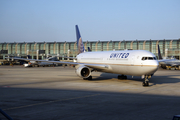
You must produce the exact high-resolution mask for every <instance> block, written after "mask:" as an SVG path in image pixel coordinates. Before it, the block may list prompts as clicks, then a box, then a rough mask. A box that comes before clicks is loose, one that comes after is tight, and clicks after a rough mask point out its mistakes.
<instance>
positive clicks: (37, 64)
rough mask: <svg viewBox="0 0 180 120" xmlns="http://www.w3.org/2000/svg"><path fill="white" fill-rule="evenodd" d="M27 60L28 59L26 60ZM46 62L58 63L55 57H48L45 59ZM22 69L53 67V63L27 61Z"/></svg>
mask: <svg viewBox="0 0 180 120" xmlns="http://www.w3.org/2000/svg"><path fill="white" fill-rule="evenodd" d="M28 59H29V58H28ZM45 60H46V61H59V60H58V59H57V57H56V56H53V57H48V58H46V59H45ZM23 65H24V67H25V68H26V67H33V66H38V67H39V66H43V67H44V66H47V65H54V63H48V62H38V61H29V62H28V63H25V64H23Z"/></svg>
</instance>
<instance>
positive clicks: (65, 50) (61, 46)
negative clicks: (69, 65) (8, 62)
mask: <svg viewBox="0 0 180 120" xmlns="http://www.w3.org/2000/svg"><path fill="white" fill-rule="evenodd" d="M158 44H159V46H160V50H161V54H162V56H163V57H171V56H174V57H175V58H177V59H180V39H173V40H165V39H164V40H133V41H125V40H123V41H86V42H84V47H85V49H86V50H87V48H88V47H90V49H91V50H92V51H112V50H125V49H131V50H147V51H150V52H152V53H153V54H155V55H156V56H158ZM27 55H30V56H31V58H32V59H44V58H46V57H48V56H53V55H59V56H67V57H75V56H76V55H77V43H76V42H28V43H26V42H24V43H16V42H14V43H6V42H4V43H0V59H1V60H3V59H5V57H8V56H9V57H10V56H19V57H24V58H26V56H27ZM59 59H64V58H59Z"/></svg>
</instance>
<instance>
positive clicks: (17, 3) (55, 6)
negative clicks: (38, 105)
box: [0, 0, 180, 43]
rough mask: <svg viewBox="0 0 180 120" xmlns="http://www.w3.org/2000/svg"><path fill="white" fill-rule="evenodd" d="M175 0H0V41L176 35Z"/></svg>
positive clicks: (179, 11)
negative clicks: (78, 33) (78, 30)
mask: <svg viewBox="0 0 180 120" xmlns="http://www.w3.org/2000/svg"><path fill="white" fill-rule="evenodd" d="M179 6H180V0H0V43H4V42H44V41H45V42H54V41H56V42H65V41H66V42H74V41H76V33H75V25H78V26H79V29H80V33H81V37H82V39H83V41H99V40H100V41H110V40H112V41H122V40H150V39H151V40H162V39H179V38H180V7H179Z"/></svg>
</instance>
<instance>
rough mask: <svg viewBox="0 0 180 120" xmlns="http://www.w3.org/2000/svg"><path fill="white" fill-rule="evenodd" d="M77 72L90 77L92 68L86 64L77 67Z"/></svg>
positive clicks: (79, 74) (83, 76)
mask: <svg viewBox="0 0 180 120" xmlns="http://www.w3.org/2000/svg"><path fill="white" fill-rule="evenodd" d="M76 74H77V75H78V76H80V77H82V78H88V77H90V76H91V69H90V68H89V67H86V66H80V67H78V68H77V69H76Z"/></svg>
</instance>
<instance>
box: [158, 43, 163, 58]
mask: <svg viewBox="0 0 180 120" xmlns="http://www.w3.org/2000/svg"><path fill="white" fill-rule="evenodd" d="M158 58H159V60H162V56H161V51H160V48H159V44H158Z"/></svg>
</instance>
